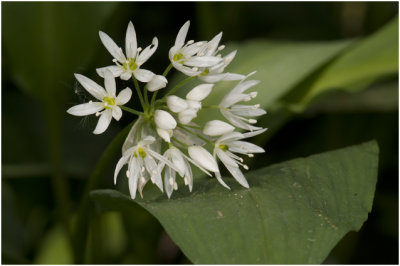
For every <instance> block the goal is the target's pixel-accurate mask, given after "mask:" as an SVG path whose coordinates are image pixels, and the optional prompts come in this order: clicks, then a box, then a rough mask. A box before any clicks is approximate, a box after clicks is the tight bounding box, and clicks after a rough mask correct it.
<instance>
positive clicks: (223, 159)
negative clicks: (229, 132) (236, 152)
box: [215, 148, 239, 167]
mask: <svg viewBox="0 0 400 266" xmlns="http://www.w3.org/2000/svg"><path fill="white" fill-rule="evenodd" d="M215 152H216V154H217V156H218V158H219V159H220V160H221V162H222V163H223V164H224V165H225V166H227V165H230V166H232V167H239V165H238V164H237V163H236V161H235V160H233V159H232V158H231V157H229V156H228V154H226V153H225V152H224V151H223V150H221V149H219V148H216V149H215Z"/></svg>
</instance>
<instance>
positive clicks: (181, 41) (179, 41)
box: [175, 20, 190, 47]
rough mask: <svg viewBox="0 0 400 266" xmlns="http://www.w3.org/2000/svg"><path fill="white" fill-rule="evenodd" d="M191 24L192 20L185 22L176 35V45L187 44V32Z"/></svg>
mask: <svg viewBox="0 0 400 266" xmlns="http://www.w3.org/2000/svg"><path fill="white" fill-rule="evenodd" d="M189 26H190V21H189V20H188V21H186V23H185V24H183V26H182V28H181V29H180V30H179V32H178V35H177V36H176V40H175V46H177V47H182V46H183V45H184V44H185V39H186V35H187V32H188V30H189Z"/></svg>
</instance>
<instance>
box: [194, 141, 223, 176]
mask: <svg viewBox="0 0 400 266" xmlns="http://www.w3.org/2000/svg"><path fill="white" fill-rule="evenodd" d="M188 152H189V155H190V157H191V158H192V159H193V160H194V161H195V162H197V163H198V164H199V165H200V166H202V167H204V168H205V169H207V170H210V171H211V172H218V171H219V170H218V165H217V162H216V161H215V158H214V157H213V156H212V155H211V154H210V153H209V152H208V151H207V150H206V149H204V148H203V147H200V146H190V147H189V148H188Z"/></svg>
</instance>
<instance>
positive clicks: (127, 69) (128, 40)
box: [96, 22, 158, 82]
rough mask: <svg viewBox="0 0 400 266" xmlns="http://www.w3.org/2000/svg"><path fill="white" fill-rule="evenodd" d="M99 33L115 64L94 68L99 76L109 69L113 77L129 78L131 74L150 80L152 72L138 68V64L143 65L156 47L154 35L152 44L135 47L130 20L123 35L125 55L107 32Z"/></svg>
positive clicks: (133, 29) (141, 79) (156, 42)
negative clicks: (143, 47) (124, 35)
mask: <svg viewBox="0 0 400 266" xmlns="http://www.w3.org/2000/svg"><path fill="white" fill-rule="evenodd" d="M99 35H100V39H101V42H102V43H103V44H104V46H105V47H106V49H107V50H108V51H109V52H110V54H111V55H112V56H113V57H114V59H113V62H114V63H115V64H116V65H115V66H108V67H103V68H98V69H96V71H97V73H98V74H99V75H100V76H101V77H103V76H104V70H105V69H109V70H110V71H111V72H112V73H113V75H114V77H121V79H123V80H128V79H130V78H131V77H132V75H133V76H134V77H135V78H136V79H137V80H139V81H141V82H149V81H151V80H152V78H153V76H154V73H153V72H151V71H149V70H145V69H140V66H141V65H143V64H144V63H145V62H146V61H147V60H148V59H149V58H150V57H151V56H152V55H153V53H154V52H155V50H156V49H157V47H158V39H157V38H156V37H154V38H153V41H152V44H151V45H149V46H148V47H146V48H145V49H144V50H143V51H142V48H140V47H139V48H137V41H136V32H135V28H134V27H133V24H132V22H129V24H128V28H127V30H126V37H125V54H126V56H125V54H124V53H123V52H122V49H121V48H120V47H118V46H117V45H116V44H115V42H114V41H113V40H112V39H111V38H110V37H109V36H108V35H107V34H105V33H104V32H102V31H99Z"/></svg>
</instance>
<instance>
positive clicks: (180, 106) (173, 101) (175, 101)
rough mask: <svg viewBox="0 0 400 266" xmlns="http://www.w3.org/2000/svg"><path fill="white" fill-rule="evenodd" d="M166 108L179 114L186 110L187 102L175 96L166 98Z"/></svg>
mask: <svg viewBox="0 0 400 266" xmlns="http://www.w3.org/2000/svg"><path fill="white" fill-rule="evenodd" d="M167 105H168V108H169V109H170V110H171V111H172V112H174V113H180V112H182V111H184V110H185V109H187V108H188V104H187V102H186V101H185V100H184V99H182V98H180V97H178V96H175V95H171V96H168V97H167Z"/></svg>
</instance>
